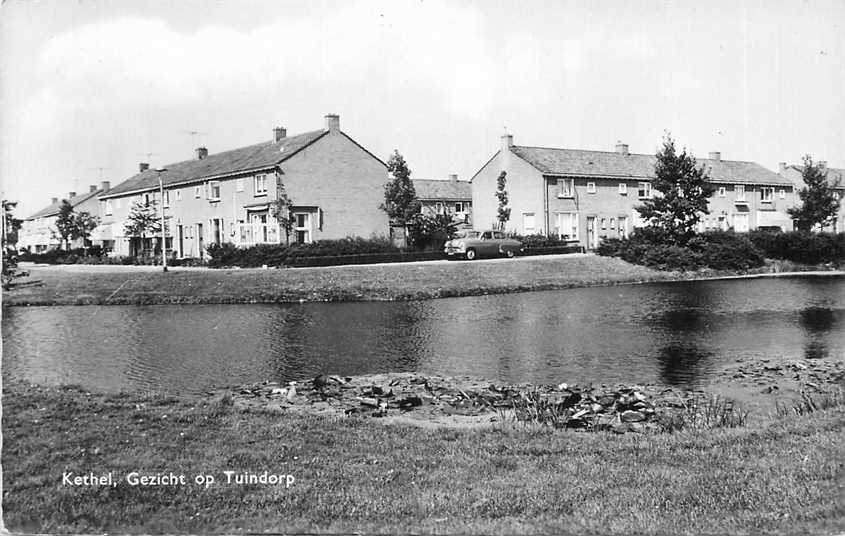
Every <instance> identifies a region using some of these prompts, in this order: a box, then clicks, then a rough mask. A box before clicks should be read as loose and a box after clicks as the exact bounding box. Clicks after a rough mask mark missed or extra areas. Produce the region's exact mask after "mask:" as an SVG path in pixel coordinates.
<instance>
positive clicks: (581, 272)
mask: <svg viewBox="0 0 845 536" xmlns="http://www.w3.org/2000/svg"><path fill="white" fill-rule="evenodd" d="M787 268H788V269H791V270H796V269H803V268H806V267H796V266H794V265H790V266H789V267H785V266H783V265H782V263H778V264H772V265H770V266H767V267H766V268H765V269H760V270H757V271H755V273H767V272H781V271H784V269H787ZM27 269H28V270H29V271H30V277H28V278H24V279H22V280H19V281H20V283H19V285H18V286H17V287H16V288H15V289H13V290H11V291H9V292H5V293H4V294H3V303H4V305H85V304H108V305H111V304H114V305H127V304H129V305H132V304H160V303H161V304H168V303H171V304H177V303H285V302H298V301H363V300H412V299H426V298H443V297H453V296H477V295H483V294H503V293H509V292H524V291H530V290H556V289H564V288H571V287H584V286H596V285H613V284H623V283H636V282H648V281H668V280H678V279H694V278H702V277H703V278H708V277H721V276H726V275H731V274H732V273H729V272H714V271H708V272H689V273H678V272H660V271H657V270H652V269H650V268H646V267H643V266H636V265H633V264H629V263H627V262H625V261H622V260H620V259H616V258H611V257H598V256H591V255H558V256H550V257H523V258H518V259H507V260H504V259H503V260H492V261H477V262H447V261H440V262H422V263H410V264H382V265H364V266H335V267H326V268H297V269H282V270H275V269H271V270H261V269H247V270H206V269H178V268H177V269H172V270H171V271H170V272H168V273H162V272H161V271H160V269H157V268H155V267H133V266H85V265H69V266H35V267H31V268H27Z"/></svg>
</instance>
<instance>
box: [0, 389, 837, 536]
mask: <svg viewBox="0 0 845 536" xmlns="http://www.w3.org/2000/svg"><path fill="white" fill-rule="evenodd" d="M3 413H4V416H3V417H4V418H3V447H4V448H3V454H2V463H3V487H4V494H3V512H4V518H5V523H6V527H7V528H9V529H11V530H19V531H28V532H30V531H34V532H50V533H58V532H88V533H91V532H102V531H116V532H148V533H150V532H153V533H154V532H194V533H198V532H211V531H215V532H219V531H225V532H237V531H246V530H249V531H264V530H269V531H276V532H278V531H301V532H306V531H311V532H313V531H317V532H340V531H347V532H348V531H363V532H388V533H395V532H426V533H557V534H560V533H569V532H572V533H603V534H605V533H606V534H639V533H649V534H653V533H659V534H693V533H694V534H701V533H719V534H722V533H731V534H739V533H743V534H745V533H755V534H756V533H776V534H810V533H815V534H822V533H829V532H831V531H842V530H845V510H843V504H842V502H841V497H842V491H843V489H842V484H843V462H842V460H845V442H843V441H842V438H843V434H842V431H843V424H844V423H845V409H843V407H841V406H840V407H838V408H834V409H829V410H826V411H821V412H815V413H812V414H809V415H805V416H801V417H797V416H796V417H786V418H782V419H780V420H776V421H770V422H767V423H763V424H759V425H754V426H752V427H749V428H737V429H721V430H716V431H710V432H683V433H678V434H655V435H639V434H626V435H623V436H616V435H612V434H609V433H590V434H588V433H577V432H565V431H554V430H549V429H538V428H522V427H515V428H511V427H507V426H500V427H498V428H496V427H492V428H485V429H466V430H463V429H461V430H454V429H435V430H431V429H422V428H416V427H408V426H401V425H382V424H379V423H378V422H375V421H373V420H363V419H358V418H335V419H330V418H326V417H317V416H293V415H290V414H284V413H281V414H280V413H268V412H260V411H239V410H236V409H234V408H233V407H232V406H231V405H226V404H221V403H219V402H217V401H214V400H211V399H208V398H205V399H189V398H184V399H175V398H160V397H153V398H150V397H144V396H141V395H137V394H123V395H97V394H90V395H89V394H86V393H85V392H82V391H78V390H76V389H73V388H30V387H27V386H23V385H20V384H16V383H12V384H8V385H6V386H5V387H4V397H3ZM225 470H234V471H238V472H241V471H251V472H255V473H261V472H263V471H269V472H270V473H273V474H285V475H287V474H290V475H293V476H294V478H295V482H294V483H293V485H292V486H291V487H290V488H286V487H285V486H284V485H262V484H252V485H236V484H226V483H225V475H224V473H223V471H225ZM65 471H71V472H74V473H75V474H80V475H81V474H88V473H89V472H93V473H95V474H105V473H108V472H109V471H112V472H113V474H114V479H115V480H116V481H120V482H121V483H120V484H119V485H117V486H116V487H108V486H106V487H103V486H97V487H93V486H84V485H83V486H69V485H63V484H62V476H63V472H65ZM133 471H140V472H143V473H155V472H165V473H166V472H168V471H171V472H173V473H176V474H184V475H186V477H187V478H188V480H189V481H190V480H191V479H192V478H193V476H194V475H195V474H212V475H214V476H215V478H216V479H217V483H216V484H215V485H212V486H211V487H208V488H204V487H202V486H198V485H194V484H187V485H185V486H162V487H133V486H129V485H128V484H126V483H125V481H123V478H124V475H126V474H128V473H130V472H133Z"/></svg>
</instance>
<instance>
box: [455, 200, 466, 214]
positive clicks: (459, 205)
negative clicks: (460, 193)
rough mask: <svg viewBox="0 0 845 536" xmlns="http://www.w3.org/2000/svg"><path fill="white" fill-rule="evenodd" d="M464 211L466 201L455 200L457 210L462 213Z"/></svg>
mask: <svg viewBox="0 0 845 536" xmlns="http://www.w3.org/2000/svg"><path fill="white" fill-rule="evenodd" d="M463 211H464V203H463V202H462V201H456V202H455V212H457V213H458V214H460V213H461V212H463Z"/></svg>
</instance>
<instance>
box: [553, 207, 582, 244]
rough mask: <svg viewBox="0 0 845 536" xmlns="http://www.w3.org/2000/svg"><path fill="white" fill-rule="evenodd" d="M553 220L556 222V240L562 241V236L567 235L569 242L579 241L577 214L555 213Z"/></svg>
mask: <svg viewBox="0 0 845 536" xmlns="http://www.w3.org/2000/svg"><path fill="white" fill-rule="evenodd" d="M555 218H556V220H557V221H556V223H557V236H558V238H560V239H563V236H564V235H567V236H569V240H580V238H579V236H580V234H579V233H580V229H579V223H580V222H579V217H578V213H577V212H557V213H556V215H555ZM565 220H566V221H565ZM564 223H566V224H567V225H566V226H564ZM564 227H565V228H564ZM564 231H565V232H564Z"/></svg>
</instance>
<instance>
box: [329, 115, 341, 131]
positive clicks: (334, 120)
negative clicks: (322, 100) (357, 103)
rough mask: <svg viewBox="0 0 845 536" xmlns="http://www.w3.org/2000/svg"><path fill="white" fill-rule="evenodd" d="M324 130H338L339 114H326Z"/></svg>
mask: <svg viewBox="0 0 845 536" xmlns="http://www.w3.org/2000/svg"><path fill="white" fill-rule="evenodd" d="M326 130H328V131H329V132H336V131H338V130H340V116H339V115H337V114H327V115H326Z"/></svg>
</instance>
